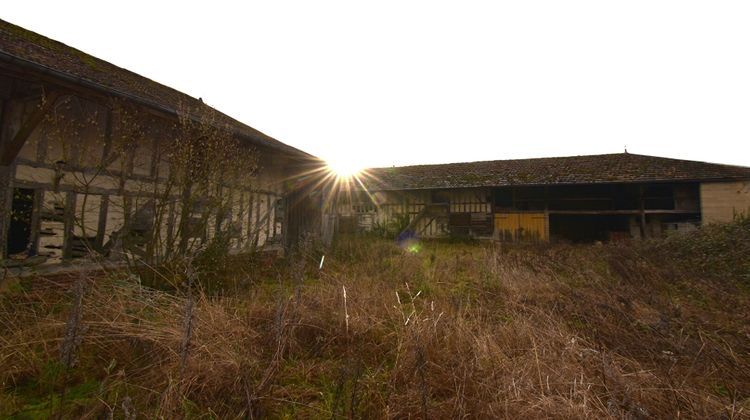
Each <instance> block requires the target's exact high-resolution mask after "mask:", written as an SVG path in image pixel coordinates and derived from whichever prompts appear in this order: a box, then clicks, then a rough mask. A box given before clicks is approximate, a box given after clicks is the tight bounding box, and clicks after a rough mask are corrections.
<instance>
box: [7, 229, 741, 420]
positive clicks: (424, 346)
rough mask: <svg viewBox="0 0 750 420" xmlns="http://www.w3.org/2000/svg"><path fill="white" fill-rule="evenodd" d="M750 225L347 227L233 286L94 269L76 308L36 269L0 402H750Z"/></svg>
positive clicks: (642, 408)
mask: <svg viewBox="0 0 750 420" xmlns="http://www.w3.org/2000/svg"><path fill="white" fill-rule="evenodd" d="M748 232H750V230H748V226H747V223H745V224H744V225H738V227H736V229H735V231H731V232H729V231H726V232H723V233H722V232H718V233H717V232H713V231H710V230H705V231H704V232H699V233H698V234H696V236H695V237H694V238H688V239H686V238H683V239H681V240H679V241H678V240H668V241H659V242H654V243H645V244H633V245H611V246H609V245H606V246H545V247H505V248H500V247H498V246H493V245H490V244H451V243H427V244H423V245H422V247H421V249H420V250H419V251H418V252H416V253H412V252H406V251H403V250H401V249H400V248H398V247H397V246H395V245H394V244H392V243H390V242H386V241H382V240H374V239H369V238H349V239H342V240H340V241H339V243H338V244H337V246H336V248H335V249H334V250H333V251H332V252H331V253H330V254H329V255H327V256H326V266H325V267H324V269H323V270H322V271H318V270H317V267H318V262H317V261H316V260H317V259H318V258H319V254H315V255H311V256H309V259H308V263H307V264H306V268H302V269H301V268H300V267H299V263H296V264H287V263H286V262H285V261H279V262H277V263H276V264H275V265H272V266H270V267H265V268H259V267H258V266H257V265H249V264H244V263H242V262H237V270H235V272H234V274H232V275H234V276H236V277H238V278H237V279H236V280H237V281H238V282H240V281H241V282H243V284H244V283H249V284H250V286H248V287H246V288H244V289H242V291H241V292H236V293H235V292H233V293H232V294H231V295H229V296H227V295H223V296H217V295H212V296H208V295H205V294H201V293H194V294H193V295H192V297H190V298H188V297H187V295H186V294H185V293H182V292H167V291H159V290H155V289H151V288H146V287H143V286H141V285H139V284H138V282H137V281H135V280H134V279H133V278H128V277H126V276H125V275H124V274H122V273H119V274H110V275H107V276H96V278H91V276H89V277H87V278H86V279H85V283H86V287H84V288H83V295H82V298H81V299H80V302H81V306H80V312H81V316H80V319H78V320H77V321H76V319H77V318H76V316H71V314H75V313H76V312H75V311H76V308H77V306H76V302H77V301H78V297H77V295H76V292H75V290H77V288H75V287H71V286H70V281H67V282H66V281H60V280H59V279H58V281H57V283H56V281H55V280H54V279H52V280H50V279H33V280H30V281H24V282H21V283H20V284H19V285H17V286H14V287H11V288H10V289H9V290H7V291H6V292H4V294H3V296H2V297H0V366H2V369H0V379H1V380H2V385H3V388H2V391H0V416H3V415H5V416H13V415H15V416H18V417H19V418H24V416H25V417H34V416H41V417H44V416H54V415H61V416H63V417H97V418H98V417H108V416H110V415H112V416H114V417H116V418H121V417H122V418H133V417H132V416H138V417H145V418H151V417H158V416H161V417H165V418H173V417H191V418H193V417H209V418H227V417H228V418H233V417H246V418H258V417H301V418H321V417H323V418H338V417H366V418H381V417H395V418H404V417H424V418H463V417H471V418H475V417H484V418H497V417H507V418H538V417H545V418H602V417H613V418H652V417H653V418H676V417H683V418H706V417H709V418H711V417H715V418H743V417H747V416H748V412H750V399H749V398H750V322H748V318H749V317H750V313H748V311H747V310H746V308H748V307H750V302H749V301H750V281H748V280H749V279H750V277H748V274H749V273H748V272H747V271H744V270H743V269H737V265H738V264H740V265H741V264H742V262H741V261H744V259H745V258H747V256H748V255H750V254H749V253H748V252H749V251H750V241H747V243H745V242H744V239H745V238H748V237H750V234H749V233H748ZM701 235H703V236H705V235H713V236H712V237H711V238H713V239H712V240H713V241H714V243H715V247H716V248H717V250H718V251H717V255H708V254H710V253H711V252H714V250H713V249H705V248H696V246H695V242H696V241H701V243H702V242H706V238H705V237H701ZM722 235H723V236H722ZM743 235H744V236H743ZM722 237H723V238H724V239H723V241H729V242H732V243H733V245H732V249H733V250H734V251H733V253H731V255H729V254H727V253H726V252H724V251H722V250H723V249H724V248H721V246H722V244H724V242H722V239H721V238H722ZM717 238H719V239H717ZM738 238H739V239H738ZM738 247H739V248H740V249H739V251H738ZM743 247H744V248H743ZM696 249H697V251H696ZM691 252H692V253H695V252H699V253H700V255H692V256H691V255H690V253H691ZM685 258H688V259H689V258H692V261H711V258H714V259H715V262H714V263H712V264H703V263H701V264H702V265H695V264H683V263H682V262H683V261H684V259H685ZM731 258H738V261H740V262H739V263H731V261H727V259H731ZM288 266H291V267H288ZM227 275H229V274H227ZM203 280H204V281H205V280H206V279H203ZM58 283H60V284H58ZM344 291H345V292H344ZM344 293H345V295H346V298H345V297H344ZM191 302H192V303H191ZM742 308H745V309H742ZM188 320H189V322H188ZM71 323H77V324H79V325H71ZM70 331H78V333H77V334H80V337H79V338H78V341H77V342H76V341H75V339H76V337H73V338H71V337H70V335H71V332H70ZM71 342H72V343H74V345H73V346H72V347H73V351H74V352H75V356H76V357H75V360H76V363H73V364H66V360H70V359H69V358H68V359H66V358H64V357H62V356H69V355H65V354H61V348H66V349H70V348H71V345H67V347H66V346H63V344H64V343H71ZM63 353H65V352H63Z"/></svg>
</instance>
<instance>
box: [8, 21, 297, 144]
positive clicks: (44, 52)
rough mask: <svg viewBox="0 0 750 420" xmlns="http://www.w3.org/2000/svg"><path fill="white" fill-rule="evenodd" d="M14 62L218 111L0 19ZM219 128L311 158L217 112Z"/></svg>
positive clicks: (157, 100)
mask: <svg viewBox="0 0 750 420" xmlns="http://www.w3.org/2000/svg"><path fill="white" fill-rule="evenodd" d="M2 60H4V61H6V62H12V63H14V64H17V65H20V66H26V67H29V68H32V69H34V70H39V71H42V72H44V73H48V74H51V75H52V76H53V77H55V76H56V77H58V78H61V79H63V78H64V79H67V80H73V81H75V82H76V83H79V84H85V85H87V86H89V87H91V86H94V87H95V88H98V89H100V90H102V91H105V92H108V93H111V94H115V95H117V96H121V97H125V98H127V99H131V100H135V101H138V102H141V103H143V104H145V105H147V106H151V107H154V108H157V109H161V110H163V111H167V112H170V113H175V112H176V110H179V109H190V110H196V112H200V111H201V110H206V111H209V110H210V111H214V110H212V109H211V108H210V107H209V106H208V105H206V104H204V103H203V102H202V101H201V100H199V99H196V98H193V97H192V96H189V95H187V94H184V93H182V92H180V91H177V90H175V89H172V88H170V87H169V86H165V85H162V84H160V83H157V82H155V81H153V80H151V79H148V78H146V77H143V76H140V75H138V74H136V73H133V72H131V71H129V70H126V69H123V68H121V67H117V66H115V65H114V64H111V63H108V62H106V61H104V60H100V59H98V58H96V57H93V56H91V55H89V54H86V53H84V52H82V51H79V50H77V49H75V48H72V47H69V46H67V45H65V44H63V43H61V42H58V41H55V40H52V39H50V38H47V37H45V36H42V35H39V34H37V33H34V32H32V31H29V30H26V29H24V28H21V27H20V26H16V25H13V24H12V23H9V22H6V21H3V20H0V61H2ZM218 114H219V115H218V118H217V119H218V121H217V125H220V126H222V128H224V127H225V128H227V129H229V130H231V131H233V132H235V133H236V134H237V135H239V136H240V137H243V138H245V139H248V140H250V141H251V142H253V143H254V144H256V145H259V146H268V147H272V148H275V149H277V150H282V151H286V152H290V153H294V154H301V155H304V156H309V155H308V154H307V153H304V152H302V151H300V150H297V149H295V148H294V147H291V146H289V145H286V144H284V143H282V142H280V141H278V140H276V139H274V138H272V137H270V136H267V135H265V134H263V133H261V132H260V131H258V130H256V129H254V128H252V127H249V126H247V125H245V124H243V123H241V122H239V121H237V120H235V119H234V118H232V117H229V116H228V115H225V114H222V113H220V112H219V113H218Z"/></svg>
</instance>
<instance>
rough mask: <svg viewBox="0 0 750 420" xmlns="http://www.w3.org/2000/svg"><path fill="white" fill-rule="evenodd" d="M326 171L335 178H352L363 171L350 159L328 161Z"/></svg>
mask: <svg viewBox="0 0 750 420" xmlns="http://www.w3.org/2000/svg"><path fill="white" fill-rule="evenodd" d="M327 163H328V169H329V170H330V171H331V172H332V173H333V174H334V175H336V177H337V178H352V177H355V176H357V175H358V174H359V173H360V172H361V171H362V169H363V167H362V166H361V165H358V164H357V163H356V162H354V161H352V160H350V159H336V160H334V161H328V162H327Z"/></svg>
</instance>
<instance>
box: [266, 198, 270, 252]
mask: <svg viewBox="0 0 750 420" xmlns="http://www.w3.org/2000/svg"><path fill="white" fill-rule="evenodd" d="M269 239H271V195H270V194H266V242H268V240H269Z"/></svg>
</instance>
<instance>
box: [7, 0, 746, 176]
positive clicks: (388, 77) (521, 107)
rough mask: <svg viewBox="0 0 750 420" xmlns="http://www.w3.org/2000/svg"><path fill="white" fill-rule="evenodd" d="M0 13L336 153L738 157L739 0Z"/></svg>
mask: <svg viewBox="0 0 750 420" xmlns="http://www.w3.org/2000/svg"><path fill="white" fill-rule="evenodd" d="M0 17H1V18H2V19H5V20H7V21H10V22H12V23H15V24H18V25H21V26H23V27H25V28H27V29H31V30H33V31H36V32H39V33H41V34H43V35H45V36H48V37H51V38H54V39H56V40H58V41H61V42H64V43H66V44H68V45H71V46H73V47H76V48H78V49H80V50H83V51H85V52H87V53H90V54H93V55H95V56H97V57H99V58H101V59H104V60H107V61H110V62H112V63H114V64H116V65H119V66H122V67H125V68H127V69H129V70H132V71H134V72H136V73H139V74H141V75H143V76H146V77H149V78H151V79H154V80H156V81H158V82H161V83H163V84H166V85H168V86H171V87H173V88H176V89H178V90H181V91H183V92H185V93H187V94H189V95H192V96H195V97H202V98H203V100H204V102H206V103H208V104H210V105H212V106H214V107H216V108H217V109H219V110H220V111H222V112H224V113H226V114H229V115H231V116H233V117H235V118H237V119H239V120H240V121H243V122H245V123H246V124H248V125H251V126H253V127H254V128H256V129H258V130H260V131H263V132H264V133H266V134H269V135H271V136H273V137H275V138H277V139H278V140H280V141H283V142H285V143H287V144H290V145H292V146H295V147H297V148H299V149H302V150H304V151H307V152H309V153H312V154H314V155H316V156H319V157H322V158H324V159H328V160H331V161H334V162H342V161H344V162H346V163H353V164H356V165H359V166H392V165H405V164H416V163H444V162H459V161H472V160H492V159H511V158H528V157H541V156H565V155H579V154H596V153H616V152H622V151H623V149H624V147H625V146H626V145H627V148H628V151H629V152H631V153H640V154H650V155H658V156H668V157H674V158H683V159H694V160H705V161H712V162H721V163H730V164H738V165H745V166H750V24H749V23H748V22H750V2H748V1H700V2H698V1H686V0H680V1H659V0H649V1H633V0H629V1H618V2H614V1H604V0H595V1H572V0H571V1H560V0H554V1H541V0H540V1H534V0H525V1H513V2H510V1H486V2H482V1H467V0H463V1H453V2H444V1H436V0H430V1H409V0H400V1H384V0H379V1H369V2H364V1H354V0H348V1H309V0H307V1H282V0H274V1H265V2H254V1H242V2H240V1H237V2H229V1H219V0H213V1H200V2H193V1H180V2H174V3H169V2H166V1H156V0H151V1H128V2H102V1H96V2H94V1H91V2H86V1H72V0H66V1H59V0H56V1H47V2H44V1H33V0H24V1H4V2H3V5H2V9H0Z"/></svg>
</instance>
